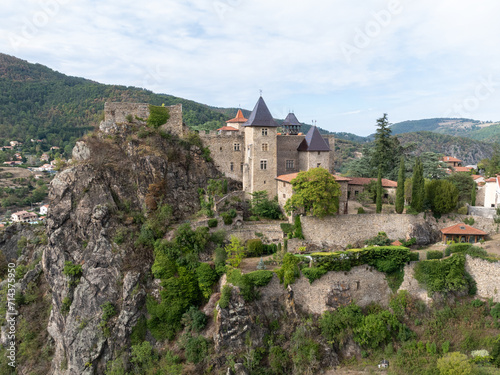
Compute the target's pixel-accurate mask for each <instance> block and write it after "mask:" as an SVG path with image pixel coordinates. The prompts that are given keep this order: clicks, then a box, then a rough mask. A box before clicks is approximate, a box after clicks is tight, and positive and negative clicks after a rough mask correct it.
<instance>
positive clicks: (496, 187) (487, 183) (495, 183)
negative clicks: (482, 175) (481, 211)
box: [476, 176, 500, 208]
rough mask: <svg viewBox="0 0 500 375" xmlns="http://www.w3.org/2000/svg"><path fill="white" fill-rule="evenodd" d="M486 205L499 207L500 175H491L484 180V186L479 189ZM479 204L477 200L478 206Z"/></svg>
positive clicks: (479, 193) (479, 194)
mask: <svg viewBox="0 0 500 375" xmlns="http://www.w3.org/2000/svg"><path fill="white" fill-rule="evenodd" d="M478 196H480V197H481V200H482V202H483V206H484V207H493V208H496V207H498V203H499V202H500V176H496V177H490V178H488V179H486V180H484V186H481V188H480V189H478ZM477 205H479V204H478V202H476V206H477Z"/></svg>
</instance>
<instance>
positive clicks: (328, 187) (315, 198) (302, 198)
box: [285, 168, 340, 217]
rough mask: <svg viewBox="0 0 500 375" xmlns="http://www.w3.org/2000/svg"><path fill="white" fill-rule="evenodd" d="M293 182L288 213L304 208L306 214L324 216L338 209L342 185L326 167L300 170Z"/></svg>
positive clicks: (287, 205)
mask: <svg viewBox="0 0 500 375" xmlns="http://www.w3.org/2000/svg"><path fill="white" fill-rule="evenodd" d="M291 183H292V187H293V195H292V197H291V198H289V199H288V200H287V202H286V204H285V211H286V212H287V213H293V212H299V211H300V210H303V212H304V213H305V214H309V215H313V216H318V217H324V216H327V215H334V214H335V213H336V212H337V211H338V209H339V197H340V186H339V184H338V183H337V181H335V178H334V177H333V176H332V174H331V173H330V172H328V171H327V170H326V169H324V168H313V169H310V170H308V171H305V172H299V174H298V175H297V177H295V178H294V179H293V180H292V181H291Z"/></svg>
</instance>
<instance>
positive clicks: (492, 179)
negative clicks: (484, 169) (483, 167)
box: [484, 177, 497, 182]
mask: <svg viewBox="0 0 500 375" xmlns="http://www.w3.org/2000/svg"><path fill="white" fill-rule="evenodd" d="M496 180H497V179H496V177H490V178H488V179H487V180H485V181H484V182H496Z"/></svg>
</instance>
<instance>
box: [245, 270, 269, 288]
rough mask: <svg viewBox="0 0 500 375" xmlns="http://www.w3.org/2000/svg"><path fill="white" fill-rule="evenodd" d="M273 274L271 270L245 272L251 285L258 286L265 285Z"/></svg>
mask: <svg viewBox="0 0 500 375" xmlns="http://www.w3.org/2000/svg"><path fill="white" fill-rule="evenodd" d="M273 275H274V272H273V271H266V270H258V271H253V272H249V273H247V274H245V276H247V277H248V278H249V279H250V281H251V282H252V284H253V285H255V286H257V287H260V286H266V285H267V284H269V282H270V281H271V280H272V278H273Z"/></svg>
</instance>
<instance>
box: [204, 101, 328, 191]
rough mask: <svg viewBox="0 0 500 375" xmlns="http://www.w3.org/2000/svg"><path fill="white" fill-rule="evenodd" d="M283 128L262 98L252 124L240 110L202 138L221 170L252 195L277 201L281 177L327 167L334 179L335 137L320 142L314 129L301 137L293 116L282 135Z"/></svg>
mask: <svg viewBox="0 0 500 375" xmlns="http://www.w3.org/2000/svg"><path fill="white" fill-rule="evenodd" d="M279 126H280V125H279V124H278V123H276V121H275V120H274V119H273V116H272V115H271V112H270V111H269V109H268V107H267V105H266V103H265V102H264V99H263V98H262V97H260V98H259V100H258V101H257V104H255V107H254V109H253V111H252V113H251V114H250V116H249V118H248V119H246V118H245V117H244V116H243V113H242V112H241V110H238V113H237V115H236V117H235V118H233V119H231V120H229V121H227V125H226V126H224V127H222V128H220V129H218V130H216V131H211V132H209V133H208V134H200V137H201V138H202V140H203V141H204V143H205V144H206V145H207V146H208V147H209V148H210V151H211V156H212V158H213V160H214V162H215V164H216V165H217V167H218V168H219V170H220V171H221V172H223V173H224V174H225V175H226V176H227V177H230V178H232V179H234V180H237V181H241V182H242V183H243V190H244V191H245V193H248V194H250V193H253V192H256V191H262V190H265V191H267V192H268V195H269V197H274V196H276V195H277V194H278V190H279V180H278V177H280V176H285V175H291V174H294V173H297V172H300V171H306V170H309V169H311V168H317V167H323V168H325V169H327V170H328V171H330V173H333V165H334V152H333V147H334V142H335V139H334V138H333V136H330V135H329V136H321V135H320V133H319V131H318V129H317V128H316V127H315V126H313V127H312V128H311V129H310V130H309V132H308V133H307V134H306V135H303V134H302V133H300V127H301V125H300V122H299V121H298V119H297V117H296V116H295V115H294V114H293V113H289V114H288V116H287V117H286V118H285V121H284V122H283V123H282V124H281V128H282V132H281V133H278V127H279Z"/></svg>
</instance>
